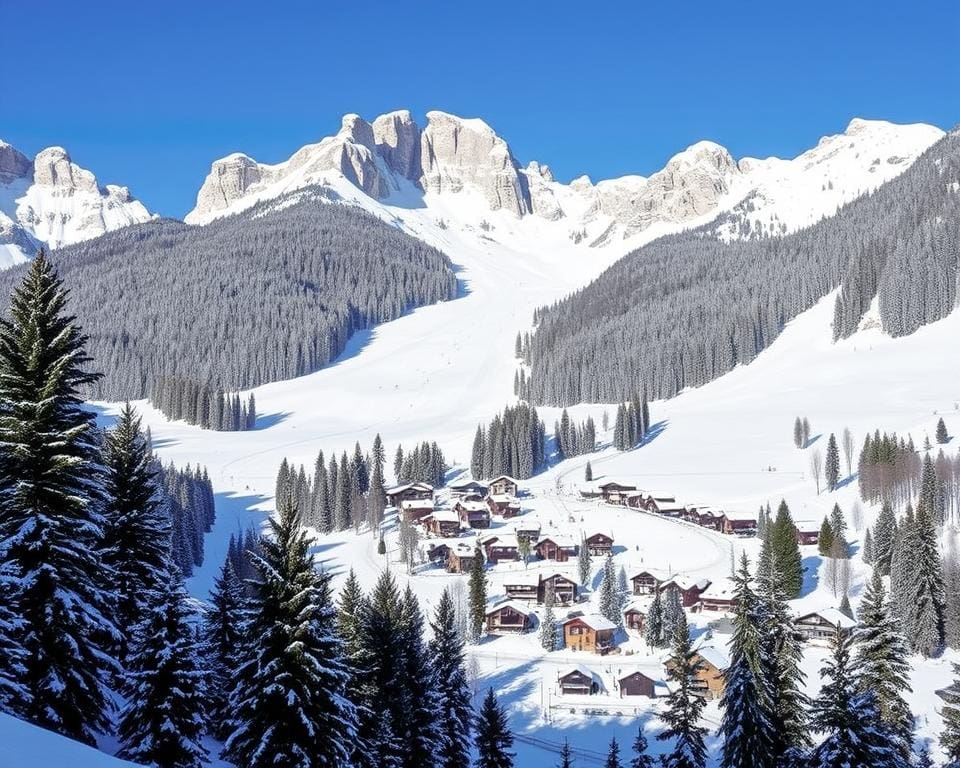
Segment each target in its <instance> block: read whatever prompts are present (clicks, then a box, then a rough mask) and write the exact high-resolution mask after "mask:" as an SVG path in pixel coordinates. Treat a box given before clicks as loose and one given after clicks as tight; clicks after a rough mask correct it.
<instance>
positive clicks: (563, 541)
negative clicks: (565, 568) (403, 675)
mask: <svg viewBox="0 0 960 768" xmlns="http://www.w3.org/2000/svg"><path fill="white" fill-rule="evenodd" d="M545 541H552V542H553V543H554V544H556V545H557V546H558V547H561V548H563V549H572V548H574V547H576V546H577V542H575V541H574V540H573V539H572V538H570V537H569V536H562V535H559V534H556V533H544V534H542V535H541V536H540V538H539V539H537V546H538V547H539V546H540V545H541V544H542V543H543V542H545Z"/></svg>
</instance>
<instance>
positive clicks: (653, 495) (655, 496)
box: [647, 491, 677, 501]
mask: <svg viewBox="0 0 960 768" xmlns="http://www.w3.org/2000/svg"><path fill="white" fill-rule="evenodd" d="M647 498H648V499H650V500H651V501H676V500H677V496H676V494H673V493H669V492H667V491H647Z"/></svg>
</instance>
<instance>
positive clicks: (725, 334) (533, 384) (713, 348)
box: [520, 132, 960, 406]
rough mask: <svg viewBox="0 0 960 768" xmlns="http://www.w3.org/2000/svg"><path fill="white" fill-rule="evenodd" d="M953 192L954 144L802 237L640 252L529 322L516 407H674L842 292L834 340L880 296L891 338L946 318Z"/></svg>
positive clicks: (955, 217)
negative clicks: (522, 400)
mask: <svg viewBox="0 0 960 768" xmlns="http://www.w3.org/2000/svg"><path fill="white" fill-rule="evenodd" d="M956 183H960V135H958V134H957V133H956V132H953V133H950V134H948V135H947V136H945V137H944V138H943V139H942V140H941V141H939V142H938V143H936V144H934V145H933V146H932V147H931V148H930V149H929V150H927V152H926V153H925V154H924V155H922V156H921V157H920V158H919V159H918V160H917V161H916V162H915V163H914V164H913V165H912V166H911V167H910V168H909V169H908V170H907V171H906V172H904V173H903V174H902V175H900V176H899V177H897V178H896V179H893V180H892V181H890V182H888V183H887V184H884V185H883V186H881V187H880V188H879V189H877V190H876V191H875V192H872V193H870V194H867V195H865V196H863V197H861V198H859V199H858V200H855V201H853V202H851V203H849V204H847V205H845V206H844V207H842V208H841V209H840V210H839V211H838V212H837V215H835V216H832V217H830V218H827V219H823V220H821V221H820V222H818V223H816V224H814V225H812V226H810V227H808V228H806V229H803V230H801V231H798V232H795V233H792V234H789V235H785V236H773V237H751V238H749V239H733V240H731V239H728V238H721V237H719V236H718V233H719V232H720V231H721V230H722V229H723V227H724V225H725V220H724V218H723V217H721V218H720V219H718V220H717V221H716V222H714V223H713V224H709V225H706V226H705V227H703V228H701V229H698V230H693V231H690V232H684V233H680V234H676V235H670V236H667V237H663V238H660V239H658V240H656V241H654V242H652V243H649V244H648V245H645V246H643V247H642V248H640V249H638V250H636V251H634V252H632V253H630V254H628V255H627V256H625V257H624V258H622V259H620V260H619V261H617V262H616V263H615V264H613V265H612V266H610V267H609V268H608V269H607V270H606V271H605V272H604V273H603V274H601V275H600V276H599V277H598V278H597V279H596V280H594V281H593V282H592V283H591V284H589V285H588V286H586V287H584V288H582V289H580V290H578V291H576V292H575V293H573V294H571V295H570V296H568V297H566V298H564V299H562V300H560V301H558V302H556V303H555V304H553V305H551V306H549V307H542V308H539V309H538V311H537V313H536V315H535V322H536V331H535V333H534V334H533V336H532V337H531V338H530V340H529V342H525V341H523V340H521V350H520V351H521V354H523V355H524V357H525V358H526V361H527V362H528V365H529V369H530V370H529V373H528V374H527V376H526V378H525V388H524V393H525V397H526V399H528V400H529V401H530V402H531V403H534V404H537V405H557V406H565V405H572V404H574V403H580V402H621V401H625V400H626V399H628V398H630V397H631V396H632V395H633V393H634V392H636V391H637V390H638V389H641V390H643V391H646V392H647V393H648V395H649V396H650V397H651V398H653V399H658V398H665V397H672V396H674V395H676V394H677V393H679V392H680V391H681V390H682V389H684V388H685V387H695V386H699V385H701V384H705V383H706V382H708V381H711V380H713V379H715V378H717V377H718V376H721V375H723V374H724V373H727V372H728V371H731V370H733V368H734V367H736V366H737V365H742V364H747V363H749V362H751V361H752V360H753V359H754V358H755V357H756V356H757V355H758V354H759V353H760V352H762V351H763V350H764V349H766V348H767V347H768V346H769V345H770V344H771V343H772V342H773V341H774V340H775V339H776V338H777V336H779V334H780V332H781V331H782V330H783V328H784V326H785V325H786V323H787V322H788V321H789V320H790V319H792V318H794V317H796V316H797V315H798V314H800V313H801V312H803V311H805V310H807V309H809V308H810V307H812V306H813V305H814V304H815V303H816V302H818V301H819V300H820V299H822V298H823V297H824V296H826V295H827V294H828V293H829V292H830V291H832V290H834V289H835V288H837V287H838V286H841V291H840V294H839V298H838V304H837V307H838V309H837V315H836V319H835V322H834V332H835V334H836V335H837V336H839V337H842V336H847V335H849V333H851V332H852V331H853V330H855V328H856V327H857V325H858V324H859V322H860V319H861V317H862V316H863V314H864V312H865V310H866V308H867V307H868V306H869V305H870V303H871V300H872V298H873V297H874V296H876V295H879V307H880V310H879V311H880V318H881V321H882V322H883V326H884V328H885V329H887V330H888V331H889V332H890V333H892V334H894V335H903V334H907V333H911V332H913V331H914V330H916V329H917V328H918V327H920V326H922V325H924V324H926V323H929V322H932V321H933V320H936V319H939V318H941V317H944V316H946V314H947V313H949V312H950V311H951V310H952V309H953V307H954V306H955V303H956V301H955V299H956V282H957V281H956V265H957V254H958V253H960V211H958V206H960V198H958V196H957V195H956V194H955V193H954V192H953V191H952V189H951V185H952V184H956ZM859 265H865V267H866V268H865V269H862V268H861V266H859ZM867 273H870V274H872V275H873V277H864V278H863V279H861V278H860V277H858V276H859V275H865V274H867Z"/></svg>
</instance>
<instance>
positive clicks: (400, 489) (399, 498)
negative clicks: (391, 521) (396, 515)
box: [386, 483, 433, 508]
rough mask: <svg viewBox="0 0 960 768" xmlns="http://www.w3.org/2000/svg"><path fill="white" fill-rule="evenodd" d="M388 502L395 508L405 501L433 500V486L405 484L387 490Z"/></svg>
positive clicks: (427, 484)
mask: <svg viewBox="0 0 960 768" xmlns="http://www.w3.org/2000/svg"><path fill="white" fill-rule="evenodd" d="M386 493H387V502H388V503H389V504H391V505H392V506H394V507H398V508H399V506H400V504H401V503H403V502H404V501H414V500H422V499H432V498H433V486H432V485H430V484H429V483H403V484H402V485H396V486H394V487H393V488H388V489H387V492H386Z"/></svg>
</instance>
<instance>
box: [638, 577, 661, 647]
mask: <svg viewBox="0 0 960 768" xmlns="http://www.w3.org/2000/svg"><path fill="white" fill-rule="evenodd" d="M643 631H644V640H646V642H647V645H648V646H650V647H651V648H663V647H664V645H666V643H665V642H664V640H665V638H664V634H663V600H662V598H661V596H660V590H659V589H655V590H654V592H653V602H651V603H650V607H649V608H648V609H647V617H646V619H645V621H644V624H643Z"/></svg>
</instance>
